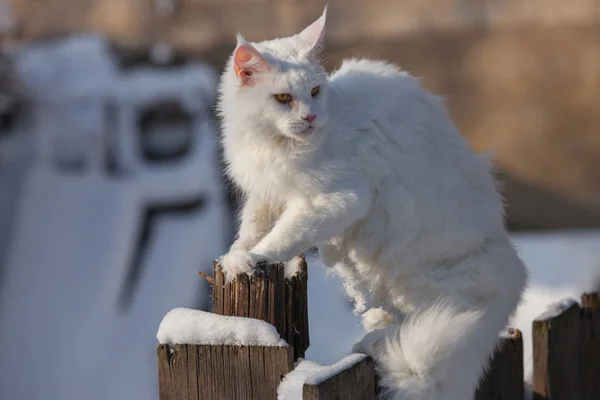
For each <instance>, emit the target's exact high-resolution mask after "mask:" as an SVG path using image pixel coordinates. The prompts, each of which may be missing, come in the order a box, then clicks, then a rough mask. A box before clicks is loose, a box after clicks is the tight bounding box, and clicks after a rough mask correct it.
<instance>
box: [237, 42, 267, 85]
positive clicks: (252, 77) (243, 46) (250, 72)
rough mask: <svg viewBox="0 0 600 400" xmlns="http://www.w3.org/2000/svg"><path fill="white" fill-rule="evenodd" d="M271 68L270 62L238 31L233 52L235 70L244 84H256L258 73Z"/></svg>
mask: <svg viewBox="0 0 600 400" xmlns="http://www.w3.org/2000/svg"><path fill="white" fill-rule="evenodd" d="M270 69H271V67H270V66H269V63H268V62H267V60H265V58H264V57H263V56H262V54H260V52H259V51H258V50H256V49H255V48H254V47H253V46H252V45H251V44H250V43H248V42H247V41H246V39H244V37H243V36H242V35H240V34H239V33H238V34H237V47H236V49H235V52H234V53H233V71H234V72H235V76H237V78H238V79H239V80H240V83H241V84H242V86H252V85H254V84H255V83H256V75H257V74H259V73H261V72H266V71H269V70H270Z"/></svg>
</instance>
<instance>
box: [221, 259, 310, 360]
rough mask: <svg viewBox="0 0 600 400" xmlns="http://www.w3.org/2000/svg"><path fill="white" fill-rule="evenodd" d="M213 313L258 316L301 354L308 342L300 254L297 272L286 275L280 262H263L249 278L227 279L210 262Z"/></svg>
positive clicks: (304, 270)
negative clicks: (211, 266)
mask: <svg viewBox="0 0 600 400" xmlns="http://www.w3.org/2000/svg"><path fill="white" fill-rule="evenodd" d="M213 279H214V282H213V294H212V301H213V302H212V312H213V313H215V314H220V315H234V316H238V317H249V318H255V319H260V320H263V321H266V322H269V323H270V324H272V325H274V326H275V328H277V332H279V334H280V335H281V337H282V338H283V339H285V341H286V342H287V343H288V344H289V345H290V346H292V348H293V349H294V359H295V360H296V359H298V358H299V357H304V354H305V352H306V349H307V348H308V346H309V345H310V340H309V334H308V289H307V282H308V269H307V265H306V260H305V259H304V257H302V260H301V262H300V266H299V271H298V274H297V275H296V276H294V277H292V278H291V279H286V278H285V265H284V264H283V263H268V264H267V263H263V264H259V265H258V266H257V272H256V273H255V274H254V275H253V276H251V277H249V276H247V275H245V274H243V275H239V276H237V277H236V279H235V280H233V281H232V282H226V280H225V275H224V274H223V271H222V270H221V267H220V266H219V265H218V263H216V262H215V264H214V265H213Z"/></svg>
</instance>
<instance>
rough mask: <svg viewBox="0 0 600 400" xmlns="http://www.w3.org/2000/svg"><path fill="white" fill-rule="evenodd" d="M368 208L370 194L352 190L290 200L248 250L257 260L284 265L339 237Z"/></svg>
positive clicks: (360, 188) (359, 189) (365, 191)
mask: <svg viewBox="0 0 600 400" xmlns="http://www.w3.org/2000/svg"><path fill="white" fill-rule="evenodd" d="M370 208H371V192H370V190H369V189H368V188H367V187H364V186H358V187H357V186H355V187H353V188H344V189H341V190H336V191H330V192H328V193H317V194H313V195H311V196H307V197H299V198H294V199H292V200H291V201H289V202H288V204H286V208H285V211H284V212H283V214H282V215H281V217H280V218H279V220H278V221H277V223H276V224H275V226H274V227H273V229H271V231H270V232H269V233H268V234H267V235H266V236H265V237H264V238H263V239H262V240H261V241H260V242H258V244H257V245H256V246H254V247H253V248H252V250H251V253H252V254H255V255H256V256H257V257H258V258H260V259H266V260H277V261H288V260H290V259H292V258H293V257H294V256H296V255H298V254H299V253H302V252H304V251H306V250H307V249H308V248H310V247H312V246H314V245H319V244H321V243H324V242H326V241H328V240H329V239H331V238H332V237H335V236H340V235H342V234H343V232H344V231H345V230H346V229H347V228H348V227H350V226H351V225H352V224H354V223H355V222H357V221H359V220H360V219H362V218H364V217H365V216H366V215H367V213H368V212H369V210H370Z"/></svg>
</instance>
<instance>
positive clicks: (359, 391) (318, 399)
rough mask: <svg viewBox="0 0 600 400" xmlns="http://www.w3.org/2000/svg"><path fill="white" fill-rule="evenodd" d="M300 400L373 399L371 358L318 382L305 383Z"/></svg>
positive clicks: (373, 375)
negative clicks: (313, 383) (314, 383)
mask: <svg viewBox="0 0 600 400" xmlns="http://www.w3.org/2000/svg"><path fill="white" fill-rule="evenodd" d="M302 400H375V366H374V363H373V360H372V359H371V358H365V359H364V360H362V361H360V362H358V363H356V364H354V365H353V366H352V367H350V368H348V369H346V370H344V371H342V372H340V373H339V374H337V375H335V376H332V377H331V378H329V379H327V380H325V381H323V382H320V383H319V384H316V385H311V384H305V385H304V386H303V388H302Z"/></svg>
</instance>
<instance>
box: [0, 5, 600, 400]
mask: <svg viewBox="0 0 600 400" xmlns="http://www.w3.org/2000/svg"><path fill="white" fill-rule="evenodd" d="M323 6H324V2H323V1H320V0H319V1H317V0H303V1H299V0H280V1H274V0H246V1H244V0H222V1H216V0H44V1H43V2H40V1H36V0H0V41H1V46H2V47H1V48H0V398H2V399H23V400H29V399H31V400H37V399H44V400H46V399H48V400H55V399H56V400H58V399H66V400H71V399H132V400H137V399H140V400H141V399H144V400H146V399H157V398H158V392H157V380H156V353H155V351H156V344H157V342H156V339H155V334H156V330H157V328H158V324H159V323H160V320H161V318H162V316H164V314H165V313H166V312H167V311H168V310H170V309H171V308H174V307H193V308H199V309H207V307H208V306H209V304H210V296H209V294H210V288H209V286H208V284H207V283H206V282H205V281H204V280H203V279H201V278H200V277H199V276H198V274H197V272H198V271H204V272H207V273H210V271H211V268H212V260H213V259H214V258H216V257H218V256H220V255H221V254H223V253H224V252H225V251H226V250H227V248H228V246H229V244H230V242H231V240H232V238H233V234H234V232H235V229H234V214H233V212H234V210H235V207H236V199H235V196H234V195H233V192H232V191H231V190H230V188H229V187H228V186H227V184H226V182H225V180H224V179H223V177H222V172H221V165H220V157H219V152H220V149H219V145H218V129H217V128H216V126H217V125H216V121H215V119H214V109H213V106H214V102H215V92H216V84H217V82H218V77H219V73H220V71H221V69H222V67H223V64H224V62H225V60H226V58H227V57H228V56H229V54H230V53H231V52H232V51H233V48H234V44H235V34H236V32H241V33H242V34H244V36H245V37H246V38H247V39H248V40H250V41H260V40H263V39H268V38H273V37H278V36H285V35H289V34H294V33H297V32H299V31H300V30H301V29H302V28H303V27H305V26H306V25H308V24H309V23H310V22H312V21H313V20H314V19H316V18H317V17H318V16H319V15H320V14H321V12H322V9H323ZM326 43H327V47H326V50H325V52H324V60H325V61H326V67H327V68H328V69H329V70H331V69H334V68H336V66H338V65H339V64H340V62H341V60H342V59H343V58H345V57H351V56H365V57H378V58H384V59H388V60H390V61H393V62H396V63H398V64H400V65H401V66H402V67H403V68H405V69H406V70H408V71H409V72H411V73H413V74H414V75H417V76H419V77H421V78H422V82H423V85H424V86H425V87H426V88H428V89H429V90H431V91H432V92H434V93H436V94H439V95H442V96H444V97H445V98H446V100H447V104H448V107H449V109H450V112H451V114H452V116H453V117H454V119H455V121H456V123H457V125H458V126H459V128H460V129H461V131H462V132H463V134H464V135H465V136H466V138H467V139H468V140H469V142H470V143H471V145H472V147H473V149H474V150H476V151H478V152H491V153H492V154H493V155H494V158H495V162H496V165H497V168H498V177H499V179H500V181H501V182H502V187H503V188H502V191H503V195H504V197H505V200H506V220H507V226H508V227H509V228H510V229H511V231H512V232H511V237H512V239H513V241H514V243H515V245H516V246H517V248H518V250H519V253H520V255H521V256H522V258H523V259H524V260H525V262H526V264H527V266H528V267H529V269H530V271H531V282H530V287H529V289H528V291H527V293H526V295H525V299H524V302H523V304H522V305H521V307H520V308H519V310H518V312H517V313H516V315H515V318H514V321H513V325H514V326H517V327H518V328H519V329H521V330H523V333H524V336H525V339H526V342H525V346H526V348H525V356H526V360H525V362H526V370H528V371H529V369H528V368H529V363H530V358H531V345H530V343H529V340H530V324H531V320H532V319H533V318H534V317H535V316H536V315H538V314H540V313H541V312H542V311H544V310H545V308H546V306H547V305H549V304H550V303H552V302H554V301H557V300H560V299H562V298H564V297H575V298H578V297H579V295H580V294H581V293H582V292H583V291H589V290H597V289H598V288H600V106H599V105H600V0H570V1H569V2H566V1H560V0H485V1H484V0H419V1H416V0H406V1H392V0H372V1H369V2H363V1H358V0H345V1H343V0H330V1H329V13H328V25H327V38H326ZM309 264H311V269H310V279H309V291H310V293H309V313H310V328H311V347H310V349H309V351H308V354H307V358H309V359H311V360H314V361H318V362H322V363H332V362H335V361H337V360H338V359H339V358H341V357H342V356H343V355H344V354H345V353H346V352H347V351H348V350H349V349H350V347H351V344H352V343H353V342H354V340H356V339H358V338H359V337H360V334H361V327H360V320H359V319H357V318H356V317H355V316H353V315H352V313H351V312H350V307H349V305H348V304H347V302H346V300H345V299H344V297H343V295H342V291H341V283H340V282H339V280H337V279H336V278H335V277H331V276H329V274H328V273H327V271H326V270H325V269H324V268H323V267H322V266H321V265H319V263H318V261H317V260H316V259H315V258H314V257H311V258H310V259H309ZM314 304H318V305H319V306H318V307H315V306H312V305H314ZM334 337H336V340H333V338H334ZM340 338H341V339H340Z"/></svg>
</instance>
